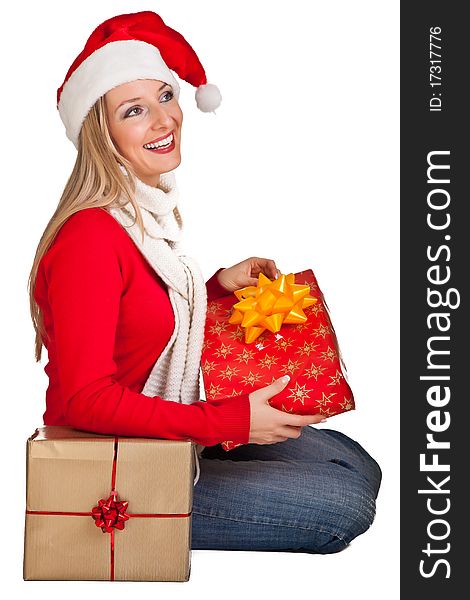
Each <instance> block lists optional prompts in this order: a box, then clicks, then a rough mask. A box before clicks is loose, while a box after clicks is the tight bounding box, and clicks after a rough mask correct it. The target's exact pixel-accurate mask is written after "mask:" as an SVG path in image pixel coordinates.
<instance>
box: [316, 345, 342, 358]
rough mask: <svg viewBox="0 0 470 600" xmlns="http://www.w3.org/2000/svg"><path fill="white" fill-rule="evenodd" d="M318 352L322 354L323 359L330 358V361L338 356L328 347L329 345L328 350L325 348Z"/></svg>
mask: <svg viewBox="0 0 470 600" xmlns="http://www.w3.org/2000/svg"><path fill="white" fill-rule="evenodd" d="M320 354H321V355H322V358H323V360H331V362H333V361H334V360H335V358H338V355H337V354H336V352H335V351H334V350H333V348H330V346H328V350H325V351H324V352H321V353H320Z"/></svg>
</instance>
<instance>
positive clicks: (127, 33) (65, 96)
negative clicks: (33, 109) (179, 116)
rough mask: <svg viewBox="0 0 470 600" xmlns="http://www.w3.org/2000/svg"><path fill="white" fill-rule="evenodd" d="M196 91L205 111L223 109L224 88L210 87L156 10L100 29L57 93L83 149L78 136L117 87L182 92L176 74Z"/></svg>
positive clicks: (179, 38)
mask: <svg viewBox="0 0 470 600" xmlns="http://www.w3.org/2000/svg"><path fill="white" fill-rule="evenodd" d="M170 69H171V70H173V71H175V73H176V74H177V75H178V76H179V77H180V79H184V80H185V81H187V82H188V83H190V84H191V85H193V86H195V87H196V88H197V89H196V104H197V107H198V108H199V110H201V111H203V112H213V111H215V109H216V108H218V107H219V106H220V103H221V101H222V96H221V94H220V91H219V89H218V88H217V86H215V85H214V84H212V83H207V78H206V74H205V71H204V68H203V66H202V64H201V63H200V61H199V58H198V57H197V55H196V53H195V52H194V50H193V48H192V47H191V46H190V45H189V44H188V42H187V41H186V40H185V39H184V37H183V36H182V35H181V34H180V33H178V32H177V31H175V30H174V29H171V28H170V27H168V26H167V25H165V23H164V22H163V20H162V18H161V17H160V16H159V15H157V14H156V13H154V12H152V11H142V12H138V13H131V14H126V15H118V16H116V17H112V18H111V19H108V20H106V21H104V22H103V23H101V25H98V27H97V28H96V29H95V30H94V31H93V33H92V34H91V35H90V37H89V38H88V40H87V42H86V44H85V47H84V48H83V50H82V52H81V53H80V54H79V55H78V56H77V58H76V59H75V60H74V62H73V63H72V66H71V67H70V69H69V70H68V72H67V75H66V76H65V79H64V82H63V83H62V85H61V86H60V88H59V89H58V90H57V108H58V110H59V114H60V117H61V119H62V121H63V123H64V125H65V129H66V133H67V137H68V138H69V139H70V140H71V141H72V142H73V143H74V145H75V147H76V148H77V147H78V136H79V134H80V130H81V127H82V124H83V121H84V119H85V117H86V116H87V114H88V112H89V110H90V109H91V107H92V106H93V104H94V103H95V102H96V101H97V100H98V99H99V98H100V97H101V96H103V95H104V94H106V92H108V91H109V90H111V89H112V88H114V87H116V86H118V85H121V84H123V83H127V82H129V81H135V80H136V79H157V80H159V81H163V82H165V83H168V84H169V85H171V86H172V87H173V92H174V94H175V97H176V98H177V99H178V97H179V93H180V88H179V84H178V82H177V80H176V79H175V77H174V76H173V74H172V72H171V70H170Z"/></svg>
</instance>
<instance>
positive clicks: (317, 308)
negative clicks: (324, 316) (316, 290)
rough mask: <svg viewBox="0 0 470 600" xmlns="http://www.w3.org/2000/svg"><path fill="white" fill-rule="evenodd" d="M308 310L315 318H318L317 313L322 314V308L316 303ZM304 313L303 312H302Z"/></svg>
mask: <svg viewBox="0 0 470 600" xmlns="http://www.w3.org/2000/svg"><path fill="white" fill-rule="evenodd" d="M308 309H309V310H310V311H311V312H312V313H313V314H314V315H315V316H316V317H318V313H321V312H324V311H323V307H322V305H321V304H320V303H319V302H317V303H316V304H312V306H309V307H308ZM304 312H305V311H304Z"/></svg>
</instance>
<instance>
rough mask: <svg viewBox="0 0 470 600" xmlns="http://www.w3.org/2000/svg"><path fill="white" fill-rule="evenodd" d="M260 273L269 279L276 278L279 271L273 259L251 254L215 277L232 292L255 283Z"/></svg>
mask: <svg viewBox="0 0 470 600" xmlns="http://www.w3.org/2000/svg"><path fill="white" fill-rule="evenodd" d="M260 273H263V275H266V277H268V278H269V279H277V278H278V277H279V275H280V274H281V271H279V269H278V268H277V267H276V263H275V262H274V261H273V260H271V259H269V258H259V256H252V257H251V258H247V259H246V260H243V261H242V262H239V263H237V264H236V265H233V267H228V268H227V269H224V270H223V271H220V273H219V274H218V275H217V279H218V281H219V283H220V285H221V286H222V287H224V288H225V289H226V290H227V291H229V292H234V291H235V290H239V289H240V288H243V287H246V286H248V285H257V283H258V275H259V274H260Z"/></svg>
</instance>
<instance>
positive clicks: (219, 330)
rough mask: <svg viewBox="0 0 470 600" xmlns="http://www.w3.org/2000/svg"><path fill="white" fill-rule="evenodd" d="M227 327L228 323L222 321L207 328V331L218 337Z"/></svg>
mask: <svg viewBox="0 0 470 600" xmlns="http://www.w3.org/2000/svg"><path fill="white" fill-rule="evenodd" d="M227 327H228V323H224V322H223V321H216V322H215V323H214V325H211V326H210V327H209V331H210V332H211V333H212V334H214V333H215V334H216V335H220V334H221V333H222V331H225V330H226V329H227Z"/></svg>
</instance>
